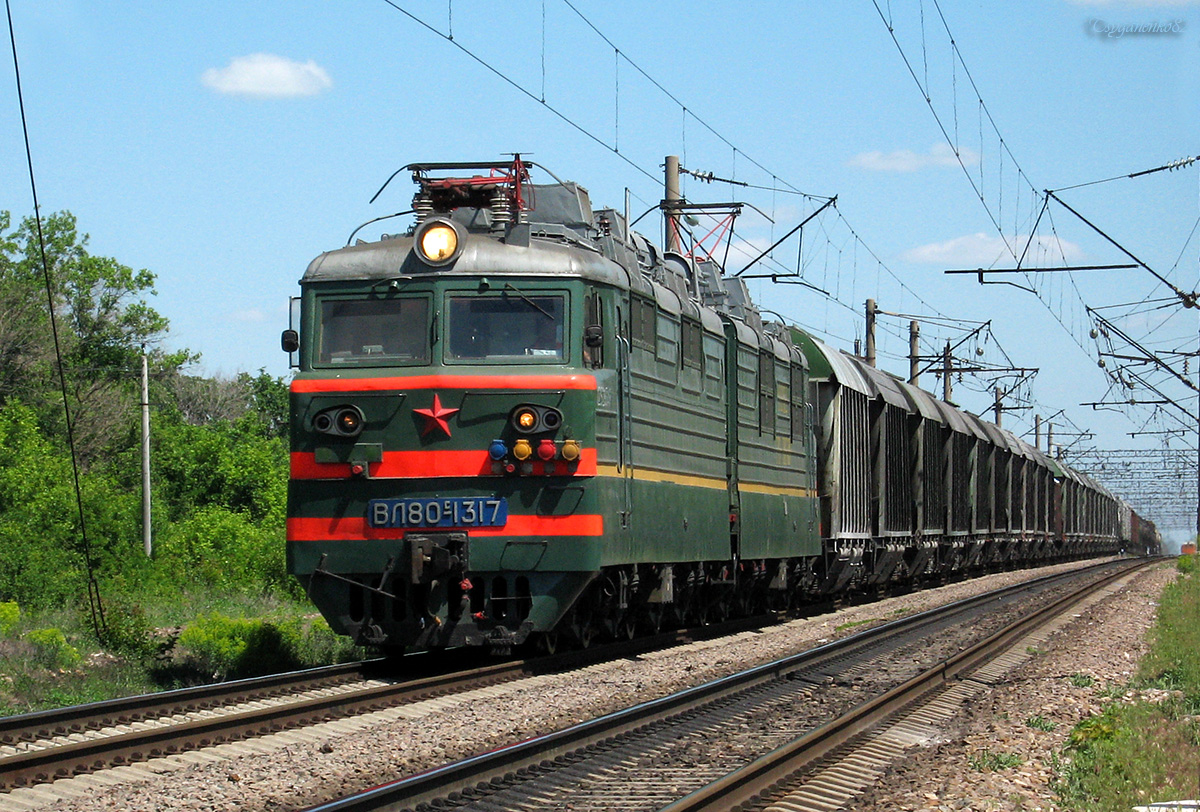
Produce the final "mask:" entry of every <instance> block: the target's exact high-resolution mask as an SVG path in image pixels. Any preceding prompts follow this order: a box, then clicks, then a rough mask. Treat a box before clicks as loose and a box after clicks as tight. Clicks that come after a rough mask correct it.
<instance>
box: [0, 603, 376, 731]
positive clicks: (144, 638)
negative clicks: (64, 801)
mask: <svg viewBox="0 0 1200 812" xmlns="http://www.w3.org/2000/svg"><path fill="white" fill-rule="evenodd" d="M6 606H7V604H6ZM105 616H106V619H107V621H108V627H109V635H108V639H109V641H110V645H109V646H108V647H107V648H105V647H103V646H101V645H100V644H99V643H98V642H97V639H96V635H95V633H94V631H93V629H92V625H91V613H90V611H88V610H87V609H86V607H84V608H78V607H76V608H69V609H56V610H51V611H35V612H26V611H25V610H23V609H21V610H19V611H17V612H14V611H13V609H12V608H11V607H10V608H7V609H5V611H4V615H3V620H4V622H3V623H2V624H0V716H10V715H14V714H20V713H29V712H32V711H36V710H44V709H47V708H56V707H63V706H65V705H79V704H85V703H88V702H98V701H101V700H105V699H112V698H115V697H121V696H130V695H134V694H144V693H152V692H154V691H160V690H164V689H169V688H177V687H182V686H185V685H194V684H199V683H203V682H210V681H213V680H218V679H234V678H238V677H243V676H252V675H256V674H262V673H268V672H272V671H284V670H288V669H293V668H305V667H311V666H316V665H324V664H328V663H333V662H342V661H346V660H351V659H359V658H362V657H365V656H367V652H366V650H365V649H361V648H358V647H354V646H351V645H350V642H349V640H348V639H346V638H342V637H339V636H337V635H334V634H333V633H332V631H330V630H329V627H328V625H327V624H326V623H325V622H324V620H322V619H321V618H319V617H317V616H316V615H315V613H314V612H313V609H312V606H311V605H310V604H308V603H307V602H305V601H303V600H296V599H293V598H292V597H291V596H289V595H286V594H284V595H274V594H265V593H263V592H261V591H249V592H246V593H244V594H239V593H236V592H231V591H221V592H212V593H210V594H205V593H203V592H195V593H189V594H177V595H175V596H174V599H173V600H168V599H166V598H163V597H160V596H151V597H150V598H149V599H148V600H147V601H146V603H145V604H142V603H135V602H133V601H132V600H130V599H128V598H124V599H121V598H113V599H110V600H108V601H106V603H105Z"/></svg>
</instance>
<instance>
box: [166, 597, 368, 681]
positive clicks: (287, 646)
mask: <svg viewBox="0 0 1200 812" xmlns="http://www.w3.org/2000/svg"><path fill="white" fill-rule="evenodd" d="M178 647H179V648H180V649H181V650H182V652H183V657H184V658H185V659H187V660H190V661H191V663H192V665H193V667H194V668H196V669H197V670H199V671H201V672H202V673H203V674H205V675H207V676H211V677H212V678H215V679H219V680H224V679H240V678H242V677H253V676H258V675H261V674H274V673H278V672H281V671H287V670H293V669H298V668H305V667H310V666H316V665H323V664H326V663H330V662H337V661H343V660H347V659H350V658H352V657H354V656H356V655H360V654H361V649H357V648H355V647H354V646H352V645H351V644H350V642H349V640H347V639H346V638H343V637H340V636H338V635H335V634H334V633H333V631H332V630H331V629H330V628H329V625H328V624H327V623H325V622H324V621H323V620H313V621H307V620H303V619H300V618H291V619H287V620H274V621H272V620H262V619H250V618H231V617H228V616H226V615H222V614H220V613H217V612H213V613H211V614H208V615H205V616H203V617H201V618H199V619H198V620H196V622H195V623H193V624H191V625H189V626H188V627H187V628H186V629H184V630H183V633H182V634H180V636H179V641H178Z"/></svg>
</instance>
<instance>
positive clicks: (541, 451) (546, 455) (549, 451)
mask: <svg viewBox="0 0 1200 812" xmlns="http://www.w3.org/2000/svg"><path fill="white" fill-rule="evenodd" d="M557 453H558V449H557V448H555V447H554V441H553V440H542V441H541V442H540V443H538V448H537V455H538V459H540V460H552V459H554V455H555V454H557Z"/></svg>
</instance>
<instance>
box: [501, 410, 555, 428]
mask: <svg viewBox="0 0 1200 812" xmlns="http://www.w3.org/2000/svg"><path fill="white" fill-rule="evenodd" d="M509 422H511V423H512V427H513V428H514V429H516V430H517V431H518V432H519V433H521V434H533V433H535V432H539V431H554V430H555V429H557V428H558V427H559V426H561V425H562V422H563V417H562V412H560V411H559V410H558V409H554V408H551V407H550V406H518V407H517V408H515V409H513V411H512V414H511V415H510V416H509Z"/></svg>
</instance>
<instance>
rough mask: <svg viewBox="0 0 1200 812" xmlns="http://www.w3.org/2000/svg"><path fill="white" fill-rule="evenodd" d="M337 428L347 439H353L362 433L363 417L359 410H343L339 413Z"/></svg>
mask: <svg viewBox="0 0 1200 812" xmlns="http://www.w3.org/2000/svg"><path fill="white" fill-rule="evenodd" d="M337 428H338V431H339V432H341V433H342V434H345V435H346V436H347V437H353V436H354V435H356V434H358V433H359V432H360V431H362V415H361V414H359V411H358V409H342V410H341V411H340V412H338V414H337Z"/></svg>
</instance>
